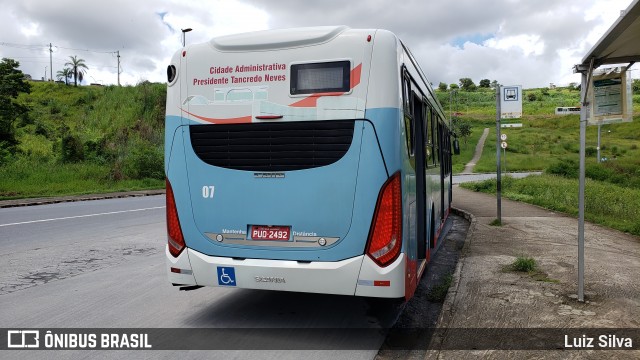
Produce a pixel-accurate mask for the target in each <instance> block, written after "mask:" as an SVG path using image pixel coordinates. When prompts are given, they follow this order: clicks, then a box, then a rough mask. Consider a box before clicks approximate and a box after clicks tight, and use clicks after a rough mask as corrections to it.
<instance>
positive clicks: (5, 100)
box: [0, 58, 31, 164]
mask: <svg viewBox="0 0 640 360" xmlns="http://www.w3.org/2000/svg"><path fill="white" fill-rule="evenodd" d="M18 66H20V63H18V62H17V61H15V60H13V59H7V58H3V59H2V61H1V62H0V164H1V163H4V162H5V159H6V158H7V157H8V156H9V155H10V154H11V153H13V151H14V150H15V146H16V145H17V144H18V141H17V140H16V137H15V131H14V126H13V124H14V122H15V121H16V120H17V119H18V118H20V117H21V116H25V115H26V113H27V111H28V109H27V107H26V106H24V105H21V104H18V103H17V102H16V98H17V97H18V95H19V94H20V93H27V94H28V93H30V92H31V84H29V83H28V82H26V81H25V80H24V74H23V73H22V71H20V70H18Z"/></svg>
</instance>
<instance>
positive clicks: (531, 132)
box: [438, 89, 640, 235]
mask: <svg viewBox="0 0 640 360" xmlns="http://www.w3.org/2000/svg"><path fill="white" fill-rule="evenodd" d="M523 93H524V97H523V98H524V101H523V118H522V119H520V120H512V121H510V122H520V123H522V125H523V127H522V128H503V129H502V130H501V132H502V133H504V134H507V136H508V140H507V142H508V144H509V145H508V148H507V149H506V152H504V153H503V154H504V156H502V160H503V171H505V169H506V171H531V170H543V171H544V174H543V175H542V176H532V177H528V178H525V179H512V178H510V177H505V178H503V179H504V181H503V182H502V194H503V196H505V197H507V198H510V199H512V200H518V201H525V202H528V203H532V204H536V205H539V206H542V207H545V208H548V209H552V210H554V211H559V212H564V213H568V214H572V215H574V216H575V215H577V213H578V208H577V207H578V174H579V163H578V161H579V151H580V145H579V132H580V119H579V116H578V115H568V116H556V115H554V109H555V107H556V106H576V104H577V103H578V102H579V91H578V90H570V89H555V90H549V89H530V90H524V91H523ZM438 97H439V98H440V100H441V102H442V103H443V106H444V108H445V109H446V110H448V106H449V98H450V94H448V93H445V92H439V93H438ZM633 102H634V110H635V111H634V114H635V116H634V121H633V122H630V123H618V124H610V125H603V126H602V129H601V154H600V157H601V159H602V161H601V162H598V161H597V144H598V142H597V130H598V127H597V126H588V127H587V137H586V148H585V153H586V159H585V160H586V171H585V174H586V177H587V185H586V189H585V204H586V208H585V211H586V215H585V216H586V219H587V220H589V221H592V222H594V223H598V224H602V225H605V226H608V227H612V228H615V229H618V230H621V231H625V232H629V233H632V234H635V235H640V149H638V147H639V146H640V116H639V115H640V94H639V93H638V92H636V94H635V95H634V98H633ZM451 109H452V113H456V115H457V116H456V119H455V120H454V121H460V122H468V123H470V124H471V128H472V133H471V136H470V138H469V141H468V142H469V145H467V147H466V149H465V147H464V145H463V146H462V150H463V151H462V154H461V155H460V156H455V157H454V171H456V170H457V171H458V172H460V171H461V170H462V168H463V165H464V164H465V163H466V162H468V161H469V160H470V159H471V156H472V151H473V147H474V146H475V144H476V143H477V138H478V137H479V136H480V133H481V132H482V130H483V129H484V128H489V130H490V133H489V137H488V139H487V142H486V143H485V146H484V149H483V153H482V157H481V159H480V161H479V162H478V163H477V165H476V167H475V169H474V171H476V172H488V173H490V172H493V173H495V171H496V141H495V139H496V135H495V128H496V124H495V94H494V92H493V91H485V92H481V91H477V92H461V93H460V94H459V95H458V101H457V107H456V102H453V103H452V105H451ZM456 109H457V110H456ZM462 186H464V187H466V188H469V189H473V190H476V191H483V192H488V193H494V192H495V189H496V182H495V180H490V181H485V182H480V183H469V184H463V185H462Z"/></svg>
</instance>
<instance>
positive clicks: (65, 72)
mask: <svg viewBox="0 0 640 360" xmlns="http://www.w3.org/2000/svg"><path fill="white" fill-rule="evenodd" d="M72 75H73V73H72V72H71V69H69V68H64V69H62V70H58V72H57V73H56V77H57V78H58V80H62V79H63V78H64V83H65V84H66V85H69V78H70V77H71V76H72Z"/></svg>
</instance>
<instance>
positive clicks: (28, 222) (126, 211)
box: [0, 206, 165, 227]
mask: <svg viewBox="0 0 640 360" xmlns="http://www.w3.org/2000/svg"><path fill="white" fill-rule="evenodd" d="M164 208H165V206H156V207H150V208H144V209H133V210H122V211H111V212H106V213H99V214H87V215H76V216H66V217H61V218H54V219H42V220H32V221H23V222H17V223H11V224H0V227H3V226H12V225H24V224H33V223H40V222H47V221H57V220H68V219H78V218H85V217H92V216H102V215H113V214H122V213H128V212H137V211H145V210H156V209H164Z"/></svg>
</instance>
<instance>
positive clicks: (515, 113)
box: [496, 85, 522, 223]
mask: <svg viewBox="0 0 640 360" xmlns="http://www.w3.org/2000/svg"><path fill="white" fill-rule="evenodd" d="M521 117H522V86H521V85H511V86H502V85H498V86H497V87H496V175H497V179H496V196H497V202H498V204H497V218H498V222H499V223H502V176H501V173H502V171H501V169H500V162H501V161H500V149H501V148H502V149H504V151H505V158H506V149H507V143H506V142H505V141H504V140H506V135H505V138H504V139H502V136H501V134H500V128H501V125H500V120H501V119H519V118H521ZM505 167H506V161H505Z"/></svg>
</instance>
